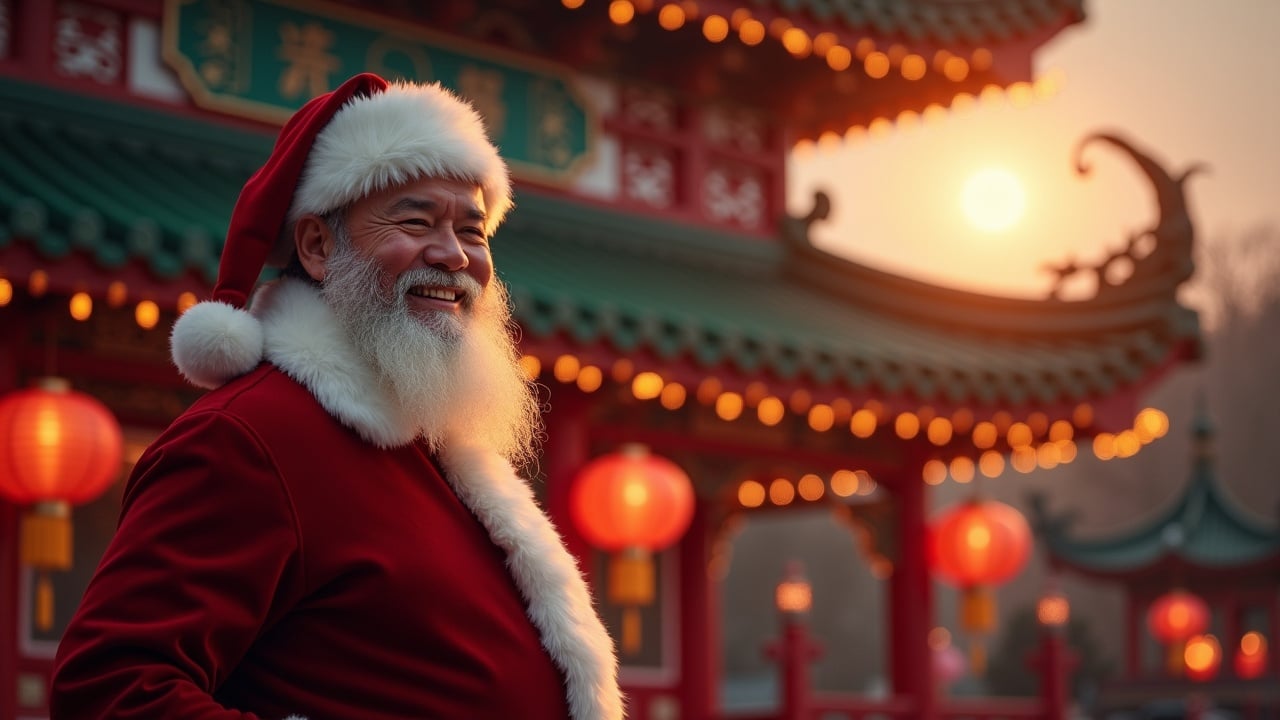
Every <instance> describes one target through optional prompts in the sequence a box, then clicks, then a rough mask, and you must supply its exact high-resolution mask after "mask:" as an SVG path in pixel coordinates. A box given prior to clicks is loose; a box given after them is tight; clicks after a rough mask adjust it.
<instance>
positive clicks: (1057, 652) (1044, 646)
mask: <svg viewBox="0 0 1280 720" xmlns="http://www.w3.org/2000/svg"><path fill="white" fill-rule="evenodd" d="M1065 634H1066V633H1065V628H1062V627H1056V628H1041V632H1040V649H1039V651H1038V652H1037V653H1036V655H1035V657H1034V658H1032V661H1031V665H1032V667H1033V668H1035V669H1036V670H1038V671H1039V673H1040V700H1041V702H1042V703H1043V704H1044V718H1045V720H1066V719H1067V717H1069V715H1070V713H1068V711H1067V710H1068V707H1069V704H1070V698H1071V672H1072V671H1073V670H1074V669H1075V666H1076V663H1077V662H1078V659H1077V658H1076V657H1075V653H1073V652H1071V650H1070V649H1069V648H1068V647H1067V640H1066V637H1065Z"/></svg>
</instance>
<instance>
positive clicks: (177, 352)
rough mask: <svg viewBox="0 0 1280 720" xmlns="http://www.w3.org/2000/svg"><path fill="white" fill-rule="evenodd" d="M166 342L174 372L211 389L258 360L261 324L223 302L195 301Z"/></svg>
mask: <svg viewBox="0 0 1280 720" xmlns="http://www.w3.org/2000/svg"><path fill="white" fill-rule="evenodd" d="M169 345H170V351H171V353H172V355H173V362H174V364H175V365H177V366H178V371H179V372H181V373H182V374H183V375H184V376H185V377H186V378H187V380H190V381H191V384H193V385H195V386H197V387H202V388H205V389H213V388H216V387H219V386H221V385H223V384H224V383H226V382H227V381H228V380H230V379H232V378H234V377H238V376H240V375H243V374H245V373H247V372H249V371H250V370H252V369H254V368H255V367H257V366H258V363H259V362H261V361H262V355H263V345H264V342H263V335H262V324H261V323H260V322H258V319H257V318H255V317H254V316H252V315H250V314H249V313H248V312H247V311H245V310H240V309H237V308H235V307H232V306H231V305H228V304H226V303H221V302H213V301H206V302H202V303H197V304H195V305H193V306H192V307H191V308H190V309H188V310H187V311H186V312H184V313H182V315H181V316H180V317H179V318H178V321H177V322H176V323H174V324H173V332H172V333H171V334H170V336H169Z"/></svg>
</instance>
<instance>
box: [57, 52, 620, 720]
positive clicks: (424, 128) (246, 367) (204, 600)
mask: <svg viewBox="0 0 1280 720" xmlns="http://www.w3.org/2000/svg"><path fill="white" fill-rule="evenodd" d="M510 207H511V186H510V181H509V179H508V172H507V167H506V164H505V163H504V162H503V160H502V159H501V157H500V156H499V154H498V152H497V150H496V148H494V146H493V145H492V144H491V143H490V142H489V140H488V139H487V137H486V135H485V131H484V127H483V124H482V122H481V119H480V117H479V116H478V115H477V114H476V113H475V111H474V110H473V109H472V108H471V107H470V106H469V105H467V104H466V103H465V102H463V101H461V100H460V99H459V98H457V97H456V96H454V95H453V94H452V93H450V92H449V91H447V90H445V89H443V88H441V87H440V86H438V85H422V84H414V83H400V84H393V85H388V83H386V82H385V81H384V80H382V79H381V78H379V77H377V76H375V75H369V74H363V75H359V76H356V77H354V78H352V79H351V80H349V81H347V82H346V83H344V84H343V85H342V86H341V87H339V88H338V89H337V90H334V91H333V92H331V93H328V94H326V95H323V96H320V97H318V98H316V99H314V100H312V101H311V102H309V103H308V104H307V105H305V106H304V107H303V108H302V109H301V110H299V111H298V112H297V114H295V115H294V116H293V118H292V119H291V120H290V121H289V122H288V123H287V124H286V125H285V127H284V128H283V130H282V131H281V133H280V137H279V140H278V142H277V144H276V147H275V149H274V151H273V152H272V154H271V156H270V158H269V159H268V160H267V163H266V164H265V165H264V166H263V167H262V169H261V170H259V171H258V172H257V173H256V174H255V175H254V176H253V177H252V178H250V180H249V181H248V182H247V183H246V185H245V187H244V190H243V191H242V193H241V195H240V198H239V200H238V201H237V203H236V206H235V210H234V212H233V214H232V218H231V224H230V228H229V231H228V235H227V241H226V245H225V247H224V250H223V255H222V263H221V266H220V269H219V275H218V282H217V285H216V287H215V289H214V293H213V298H212V300H211V301H208V302H204V303H200V304H198V305H196V306H195V307H193V308H191V309H190V310H188V311H187V312H186V313H185V314H183V315H182V317H181V318H180V319H179V321H178V322H177V324H176V325H175V326H174V330H173V337H172V348H173V357H174V361H175V363H176V364H177V366H178V368H179V369H180V370H181V371H182V373H183V375H184V376H186V377H187V378H188V379H190V380H191V381H192V382H193V383H195V384H196V385H199V386H201V387H205V388H209V389H210V392H208V393H207V394H206V395H204V396H203V397H202V398H201V399H200V400H199V401H198V402H197V403H196V404H195V405H193V406H192V407H191V408H190V409H189V410H188V411H187V412H186V413H184V414H183V415H182V416H181V417H179V418H178V419H177V420H176V421H175V422H174V423H173V424H172V425H171V426H170V427H169V428H168V429H167V430H166V431H165V432H164V433H162V434H161V435H160V437H159V438H157V439H156V441H155V442H154V443H153V444H152V445H151V447H150V448H148V450H147V451H146V453H145V454H144V455H143V456H142V458H141V459H140V460H139V461H138V463H137V465H136V466H135V468H134V471H133V473H132V475H131V477H130V478H129V482H128V486H127V489H126V491H125V497H124V507H123V511H122V514H121V519H120V525H119V529H118V531H117V533H116V535H115V537H114V538H113V540H112V541H111V544H110V546H109V547H108V549H107V552H106V555H105V556H104V557H103V560H102V564H101V565H100V566H99V568H98V570H97V572H96V574H95V576H94V578H93V580H92V582H91V583H90V585H89V588H88V590H87V592H86V593H85V596H84V599H83V601H82V602H81V604H80V607H79V609H78V611H77V613H76V615H75V617H74V619H73V620H72V621H71V623H70V626H69V627H68V629H67V632H66V634H65V636H64V637H63V639H62V642H61V644H60V646H59V649H58V655H57V660H56V666H55V672H54V680H53V687H52V696H51V705H50V707H51V715H52V717H53V718H55V719H57V718H67V719H73V718H74V719H75V720H83V719H84V718H117V717H119V718H124V717H129V718H184V719H193V720H194V719H197V718H198V719H201V720H214V719H222V718H228V719H229V718H242V719H243V718H264V719H278V718H285V717H293V718H303V717H306V718H312V719H313V720H320V719H322V718H323V719H344V720H345V719H355V718H359V719H361V720H392V719H393V718H394V719H395V720H403V719H405V718H495V719H496V718H502V719H504V720H505V719H508V718H526V719H530V720H541V719H543V718H545V719H548V720H550V719H552V718H555V719H556V720H563V719H564V718H573V719H574V720H616V719H618V718H621V717H622V703H621V699H620V695H619V692H618V687H617V681H616V670H617V667H616V660H615V657H614V653H613V645H612V642H611V640H610V638H609V636H608V634H607V633H606V632H605V630H604V628H603V626H602V625H601V623H600V620H599V618H598V616H597V615H596V613H595V610H594V609H593V605H592V601H591V597H590V595H589V593H588V590H587V587H586V585H585V583H584V582H583V579H582V577H581V575H580V573H579V571H578V568H577V565H576V564H575V562H574V560H573V558H572V557H571V556H570V555H569V554H568V553H567V552H566V551H565V549H564V547H563V545H562V543H561V540H560V537H559V536H558V535H557V533H556V531H555V529H554V528H553V527H552V525H551V523H550V522H549V521H548V519H547V517H546V516H545V515H544V514H543V512H542V511H541V510H540V509H539V507H538V506H537V504H536V503H535V501H534V498H533V495H532V493H531V491H530V489H529V487H528V485H527V484H526V482H525V481H524V480H522V479H521V478H520V477H519V476H518V475H517V472H516V468H520V467H524V466H525V465H526V463H528V462H529V461H530V460H532V458H533V457H534V454H535V452H536V448H535V440H536V438H537V437H538V435H539V433H540V427H541V425H540V414H539V407H538V405H537V402H536V399H535V395H534V393H533V392H532V389H531V385H530V383H529V382H528V381H527V380H526V379H525V377H524V375H523V374H522V372H521V370H520V367H519V365H518V362H517V361H518V354H517V352H516V349H515V346H514V344H513V342H512V339H511V338H512V335H511V332H510V331H511V318H510V311H509V308H508V302H507V297H506V294H505V292H504V289H503V286H502V284H501V282H500V281H499V279H498V278H497V277H495V275H494V272H493V263H492V257H491V255H490V249H489V240H490V238H491V237H492V235H493V233H494V230H495V229H496V228H497V227H498V225H499V223H501V221H502V219H503V216H504V215H506V213H507V211H508V209H509V208H510ZM266 265H276V266H282V267H283V268H284V270H283V272H282V274H281V278H280V279H278V280H275V281H272V282H270V283H268V284H266V285H265V286H263V287H261V288H260V289H258V290H257V291H256V292H254V288H255V285H256V284H257V281H258V277H259V275H260V274H261V272H262V269H263V267H264V266H266ZM251 296H252V303H251V304H250V303H249V302H248V301H249V298H250V297H251Z"/></svg>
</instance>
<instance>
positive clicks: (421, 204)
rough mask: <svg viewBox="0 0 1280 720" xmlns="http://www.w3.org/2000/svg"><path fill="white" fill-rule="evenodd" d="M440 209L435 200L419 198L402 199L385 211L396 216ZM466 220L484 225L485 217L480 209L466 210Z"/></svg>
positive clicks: (471, 208) (470, 208)
mask: <svg viewBox="0 0 1280 720" xmlns="http://www.w3.org/2000/svg"><path fill="white" fill-rule="evenodd" d="M439 209H440V204H439V203H437V202H436V201H435V200H429V199H427V198H420V197H403V198H400V199H399V200H397V201H395V202H394V203H392V204H391V207H389V208H387V211H388V212H389V213H390V214H392V215H398V214H400V213H403V212H414V211H417V212H428V213H429V212H435V211H436V210H439ZM466 215H467V219H468V220H474V221H476V222H479V223H481V224H483V223H484V221H485V218H486V215H485V214H484V212H483V211H482V210H480V208H477V207H474V206H473V207H469V208H467V213H466Z"/></svg>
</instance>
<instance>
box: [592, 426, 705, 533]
mask: <svg viewBox="0 0 1280 720" xmlns="http://www.w3.org/2000/svg"><path fill="white" fill-rule="evenodd" d="M570 507H571V512H572V514H573V521H574V525H575V527H577V528H578V531H579V532H581V533H582V536H583V538H585V539H586V541H587V542H588V543H590V544H591V545H592V546H594V547H596V548H599V549H601V550H605V551H609V552H613V551H617V550H625V549H628V548H639V549H643V550H647V551H649V552H657V551H659V550H663V549H665V548H666V547H668V546H669V545H671V544H672V543H674V542H675V541H676V540H679V539H680V536H681V535H683V534H684V531H685V530H687V529H688V527H689V521H690V520H692V519H693V485H692V484H691V483H690V482H689V476H688V475H686V474H685V472H684V471H683V470H681V469H680V467H679V466H678V465H676V464H675V463H673V462H671V461H670V460H667V459H666V458H663V457H659V456H657V455H653V454H650V453H649V450H648V449H647V448H646V447H645V446H643V445H634V444H632V445H626V446H624V447H623V448H622V449H621V450H620V451H619V452H616V453H612V454H609V455H604V456H602V457H598V458H596V459H595V460H592V461H591V462H590V463H588V464H587V466H586V467H584V468H582V470H581V471H580V472H579V473H578V476H577V477H576V478H575V479H574V483H573V490H572V493H571V496H570Z"/></svg>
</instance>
